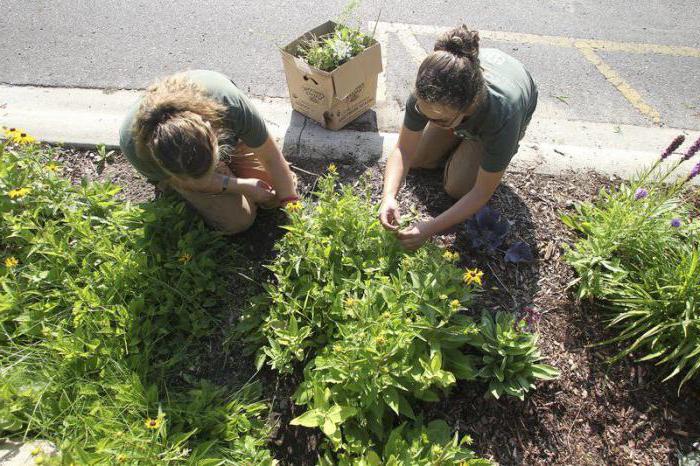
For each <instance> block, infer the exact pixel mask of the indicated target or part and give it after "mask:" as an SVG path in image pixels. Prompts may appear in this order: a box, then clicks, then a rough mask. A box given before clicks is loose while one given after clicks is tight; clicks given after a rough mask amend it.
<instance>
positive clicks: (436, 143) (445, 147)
mask: <svg viewBox="0 0 700 466" xmlns="http://www.w3.org/2000/svg"><path fill="white" fill-rule="evenodd" d="M459 141H460V139H459V138H458V137H457V136H455V135H454V133H453V132H452V130H450V129H445V128H441V127H439V126H437V125H435V124H433V123H428V126H426V127H425V129H424V130H423V136H422V137H421V138H420V142H419V143H418V148H417V149H416V156H415V159H414V162H413V164H412V165H411V168H429V169H432V168H438V167H439V166H440V162H441V161H442V160H443V159H444V158H445V157H447V156H448V155H449V153H450V152H452V151H453V150H454V149H455V147H457V145H458V144H459Z"/></svg>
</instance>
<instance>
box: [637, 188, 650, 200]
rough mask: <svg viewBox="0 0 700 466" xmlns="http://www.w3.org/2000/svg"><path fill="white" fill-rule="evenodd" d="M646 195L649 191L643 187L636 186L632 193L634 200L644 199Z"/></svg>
mask: <svg viewBox="0 0 700 466" xmlns="http://www.w3.org/2000/svg"><path fill="white" fill-rule="evenodd" d="M648 195H649V191H647V190H646V189H644V188H638V189H637V191H635V193H634V198H635V199H636V200H640V199H644V198H645V197H647V196H648Z"/></svg>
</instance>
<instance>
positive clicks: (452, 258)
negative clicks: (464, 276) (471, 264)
mask: <svg viewBox="0 0 700 466" xmlns="http://www.w3.org/2000/svg"><path fill="white" fill-rule="evenodd" d="M442 257H443V258H444V259H445V260H447V261H448V262H457V261H458V260H459V253H458V252H451V251H445V252H444V253H443V254H442Z"/></svg>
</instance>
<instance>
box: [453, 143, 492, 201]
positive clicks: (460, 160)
mask: <svg viewBox="0 0 700 466" xmlns="http://www.w3.org/2000/svg"><path fill="white" fill-rule="evenodd" d="M484 153H485V150H484V145H483V144H482V143H481V141H476V140H472V139H465V140H463V141H462V142H461V143H460V144H459V146H458V147H457V149H455V151H454V153H453V154H452V156H451V157H450V159H449V160H448V161H447V164H445V174H444V177H443V183H444V186H445V191H446V192H447V194H448V195H449V196H450V197H452V198H454V199H460V198H461V197H462V196H464V195H465V194H467V193H468V192H469V191H471V190H472V188H473V187H474V183H476V177H477V175H478V174H479V167H480V166H481V161H482V159H483V157H484Z"/></svg>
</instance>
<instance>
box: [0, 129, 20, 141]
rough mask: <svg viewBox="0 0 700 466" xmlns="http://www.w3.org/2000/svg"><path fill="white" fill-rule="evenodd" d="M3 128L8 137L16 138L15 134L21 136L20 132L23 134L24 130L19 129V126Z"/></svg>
mask: <svg viewBox="0 0 700 466" xmlns="http://www.w3.org/2000/svg"><path fill="white" fill-rule="evenodd" d="M2 129H3V131H4V133H5V137H6V138H7V139H14V138H15V136H19V135H20V134H22V131H21V130H18V129H17V128H6V127H4V126H3V127H2Z"/></svg>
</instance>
